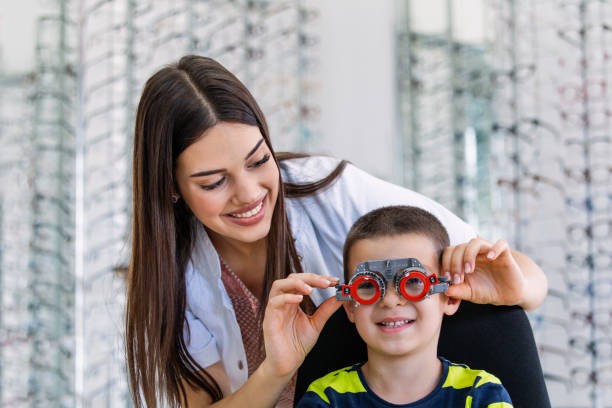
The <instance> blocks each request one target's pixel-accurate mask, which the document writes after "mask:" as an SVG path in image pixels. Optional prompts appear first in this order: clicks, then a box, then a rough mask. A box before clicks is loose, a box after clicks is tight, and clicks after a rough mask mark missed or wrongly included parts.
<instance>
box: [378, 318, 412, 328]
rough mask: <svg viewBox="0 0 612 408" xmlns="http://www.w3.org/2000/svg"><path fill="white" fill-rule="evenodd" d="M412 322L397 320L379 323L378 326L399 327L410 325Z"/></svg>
mask: <svg viewBox="0 0 612 408" xmlns="http://www.w3.org/2000/svg"><path fill="white" fill-rule="evenodd" d="M413 321H414V320H398V321H397V322H380V323H379V324H380V325H382V326H387V327H399V326H403V325H405V324H409V323H412V322H413Z"/></svg>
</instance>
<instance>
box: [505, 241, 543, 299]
mask: <svg viewBox="0 0 612 408" xmlns="http://www.w3.org/2000/svg"><path fill="white" fill-rule="evenodd" d="M512 255H513V256H514V259H515V260H516V262H517V264H518V265H519V267H520V269H521V272H522V273H523V276H524V278H525V283H524V286H523V296H522V298H521V300H520V301H519V302H518V305H519V306H521V307H522V308H523V309H525V310H526V311H530V310H533V309H535V308H537V307H538V306H540V305H541V304H542V302H544V299H545V298H546V294H547V293H548V279H547V278H546V275H545V274H544V272H543V271H542V269H540V267H539V266H538V265H537V264H536V263H535V262H534V261H532V260H531V258H529V257H528V256H526V255H524V254H522V253H520V252H518V251H512Z"/></svg>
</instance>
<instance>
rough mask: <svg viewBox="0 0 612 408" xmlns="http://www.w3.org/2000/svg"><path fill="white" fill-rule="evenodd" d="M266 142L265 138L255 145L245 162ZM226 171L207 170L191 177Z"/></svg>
mask: <svg viewBox="0 0 612 408" xmlns="http://www.w3.org/2000/svg"><path fill="white" fill-rule="evenodd" d="M263 142H264V139H263V137H262V138H261V139H260V140H259V142H257V144H256V145H255V147H254V148H253V149H251V151H250V152H249V154H247V155H246V157H245V158H244V160H247V159H248V158H249V157H251V156H252V155H253V154H254V153H255V152H256V151H257V149H259V146H261V144H262V143H263ZM224 171H226V169H217V170H205V171H199V172H197V173H193V174H192V175H191V176H189V177H203V176H210V175H211V174H217V173H222V172H224Z"/></svg>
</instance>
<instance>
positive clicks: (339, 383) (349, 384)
mask: <svg viewBox="0 0 612 408" xmlns="http://www.w3.org/2000/svg"><path fill="white" fill-rule="evenodd" d="M361 365H362V363H358V364H353V365H351V366H348V367H344V368H341V369H339V370H335V371H332V372H330V373H329V374H326V375H324V376H323V377H321V378H319V379H317V380H315V381H313V382H312V383H311V384H310V386H309V387H308V389H307V390H306V391H307V392H308V391H312V392H315V393H317V394H319V393H324V392H325V390H326V389H328V388H332V389H334V390H335V391H337V392H340V393H346V392H350V393H359V392H366V389H365V387H364V386H363V384H362V382H361V379H360V378H359V367H360V366H361Z"/></svg>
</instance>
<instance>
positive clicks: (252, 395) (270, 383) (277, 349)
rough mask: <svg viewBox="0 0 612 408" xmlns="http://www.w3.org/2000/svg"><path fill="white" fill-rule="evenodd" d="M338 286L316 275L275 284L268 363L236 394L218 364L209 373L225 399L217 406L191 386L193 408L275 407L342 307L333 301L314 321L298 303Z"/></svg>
mask: <svg viewBox="0 0 612 408" xmlns="http://www.w3.org/2000/svg"><path fill="white" fill-rule="evenodd" d="M335 283H337V279H334V278H330V277H324V276H319V275H315V274H311V273H300V274H291V275H290V276H289V277H287V278H286V279H280V280H277V281H275V282H274V283H273V284H272V288H271V289H270V297H269V300H268V305H267V307H266V312H265V316H264V322H263V332H264V344H265V349H266V358H265V360H264V361H263V362H262V363H261V365H260V366H259V367H258V368H257V370H255V372H254V373H253V375H251V376H250V377H249V379H248V380H247V381H246V383H244V385H243V386H242V387H241V388H240V389H238V390H237V391H236V392H234V393H230V392H229V388H230V387H229V379H228V377H227V374H226V372H225V370H224V369H223V364H222V363H221V362H218V363H216V364H213V365H212V366H210V367H208V368H207V371H208V372H209V374H211V375H212V376H213V378H215V380H216V381H217V383H218V384H219V386H220V387H221V391H222V392H223V395H226V397H225V398H223V399H222V400H221V401H217V402H216V403H214V404H213V403H212V398H211V397H210V395H208V393H207V392H205V391H203V390H198V389H195V388H192V387H191V386H189V385H186V387H185V389H186V393H187V402H188V403H189V406H190V407H209V406H210V407H219V408H222V407H254V408H260V407H261V408H265V407H273V406H274V404H275V403H276V401H277V400H278V398H279V396H280V394H281V392H282V391H283V389H284V388H285V386H286V385H287V384H288V383H289V381H290V380H291V378H292V377H293V375H294V374H295V373H296V371H297V370H298V368H299V367H300V365H301V364H302V362H303V361H304V358H305V357H306V354H308V352H309V351H310V350H311V349H312V347H313V346H314V345H315V343H316V341H317V339H318V337H319V334H320V333H321V330H322V329H323V326H324V325H325V322H326V321H327V319H329V317H330V316H331V315H332V314H333V313H334V312H335V311H336V310H337V309H338V308H339V307H340V305H341V304H342V302H339V301H337V300H336V299H335V298H330V299H328V300H326V301H325V302H323V303H322V304H321V305H320V306H319V308H318V309H317V310H316V312H315V313H314V314H313V315H312V316H308V315H306V314H305V313H304V312H303V311H302V310H301V309H300V307H299V304H300V302H301V301H302V299H303V296H304V295H308V294H310V293H312V290H313V288H314V287H318V288H322V289H325V288H328V287H330V286H333V285H334V284H335Z"/></svg>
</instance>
